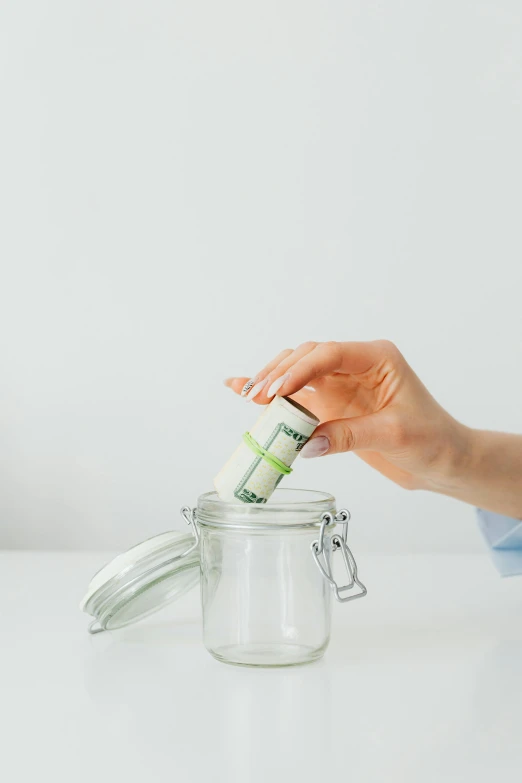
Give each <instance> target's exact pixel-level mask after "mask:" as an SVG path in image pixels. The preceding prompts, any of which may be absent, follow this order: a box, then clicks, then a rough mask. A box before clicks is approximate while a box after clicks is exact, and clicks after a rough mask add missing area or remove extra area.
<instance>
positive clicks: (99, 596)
mask: <svg viewBox="0 0 522 783" xmlns="http://www.w3.org/2000/svg"><path fill="white" fill-rule="evenodd" d="M198 582H199V550H198V541H197V538H194V536H193V535H192V533H180V532H178V531H174V530H171V531H168V532H166V533H161V534H160V535H157V536H154V537H153V538H149V539H148V540H146V541H143V542H142V543H141V544H137V545H136V546H134V547H132V548H131V549H129V550H128V551H127V552H123V553H122V554H120V555H118V556H117V557H115V558H114V560H111V561H110V562H109V563H107V564H106V565H105V566H103V568H102V569H100V571H98V572H97V573H96V574H95V575H94V576H93V578H92V580H91V582H90V584H89V587H88V588H87V593H86V594H85V596H84V598H83V600H82V601H81V603H80V609H82V610H83V611H84V612H87V614H90V615H91V616H92V617H94V618H95V619H94V622H93V623H91V626H90V628H89V631H90V632H91V633H98V632H99V631H105V630H115V629H116V628H123V627H124V626H126V625H130V624H131V623H135V622H137V621H138V620H141V619H143V618H144V617H147V616H148V615H150V614H152V613H153V612H156V611H158V609H161V608H163V607H164V606H166V605H167V604H169V603H172V602H173V601H176V600H177V599H178V598H180V597H181V596H182V595H184V594H185V593H186V592H188V591H189V590H191V589H192V588H193V587H194V586H195V585H196V584H197V583H198Z"/></svg>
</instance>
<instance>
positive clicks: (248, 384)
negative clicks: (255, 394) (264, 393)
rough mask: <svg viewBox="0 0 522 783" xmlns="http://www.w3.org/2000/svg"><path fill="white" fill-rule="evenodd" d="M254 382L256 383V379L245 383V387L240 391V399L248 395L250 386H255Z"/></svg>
mask: <svg viewBox="0 0 522 783" xmlns="http://www.w3.org/2000/svg"><path fill="white" fill-rule="evenodd" d="M256 381H257V378H250V380H249V381H247V382H246V383H245V385H244V386H243V388H242V389H241V396H242V397H244V396H245V394H248V392H249V391H250V389H251V388H252V386H253V385H254V384H255V382H256Z"/></svg>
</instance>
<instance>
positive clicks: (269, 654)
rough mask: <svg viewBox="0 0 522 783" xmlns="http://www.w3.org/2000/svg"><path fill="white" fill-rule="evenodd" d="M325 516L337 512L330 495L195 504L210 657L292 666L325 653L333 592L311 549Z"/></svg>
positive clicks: (212, 499)
mask: <svg viewBox="0 0 522 783" xmlns="http://www.w3.org/2000/svg"><path fill="white" fill-rule="evenodd" d="M325 511H330V512H333V513H335V499H334V498H333V497H332V496H331V495H326V494H324V493H321V492H308V491H302V490H291V489H278V490H276V491H275V492H274V494H273V495H272V497H271V498H270V500H269V502H268V503H266V504H264V505H255V504H252V505H250V504H243V503H238V504H235V503H224V502H222V501H220V500H219V498H218V497H217V495H216V493H214V492H211V493H208V494H206V495H202V496H201V497H200V498H199V501H198V508H197V519H198V524H199V529H200V535H201V549H200V554H201V599H202V606H203V641H204V644H205V646H206V648H207V650H208V651H209V652H210V653H211V654H212V655H213V656H214V657H215V658H217V659H218V660H220V661H223V662H225V663H232V664H237V665H243V666H292V665H295V664H302V663H308V662H310V661H314V660H317V659H318V658H321V656H322V655H323V654H324V651H325V650H326V648H327V646H328V642H329V640H330V625H331V610H332V605H331V590H330V588H329V585H328V583H327V582H326V580H325V579H324V578H323V576H322V575H321V573H320V571H319V569H318V568H317V565H316V563H315V561H314V559H313V555H312V551H311V545H312V542H313V541H316V540H317V539H318V537H319V529H320V526H321V517H322V514H323V513H324V512H325ZM333 527H334V526H332V528H333ZM331 537H332V529H328V530H327V531H326V533H325V549H326V556H327V557H330V555H331V550H332V544H331Z"/></svg>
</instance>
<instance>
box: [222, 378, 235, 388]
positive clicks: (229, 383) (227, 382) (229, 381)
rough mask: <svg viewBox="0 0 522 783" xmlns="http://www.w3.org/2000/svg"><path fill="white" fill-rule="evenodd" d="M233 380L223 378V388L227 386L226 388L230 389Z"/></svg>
mask: <svg viewBox="0 0 522 783" xmlns="http://www.w3.org/2000/svg"><path fill="white" fill-rule="evenodd" d="M233 380H234V379H233V378H225V380H224V381H223V383H224V384H225V386H228V388H229V389H230V387H231V386H232V382H233Z"/></svg>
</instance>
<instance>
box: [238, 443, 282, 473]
mask: <svg viewBox="0 0 522 783" xmlns="http://www.w3.org/2000/svg"><path fill="white" fill-rule="evenodd" d="M243 442H244V443H245V444H246V445H247V446H248V448H249V449H250V451H253V452H254V454H257V456H258V457H261V458H262V459H264V460H265V462H268V464H269V465H270V467H271V468H274V470H277V471H278V473H282V474H283V476H288V474H289V473H291V472H292V468H289V467H288V465H285V463H284V462H281V460H280V459H278V458H277V457H275V456H274V455H273V454H270V452H269V451H267V450H266V449H264V448H263V447H262V446H260V445H259V443H258V442H257V440H256V439H255V438H253V437H252V435H251V434H250V433H249V432H245V434H244V435H243Z"/></svg>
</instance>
